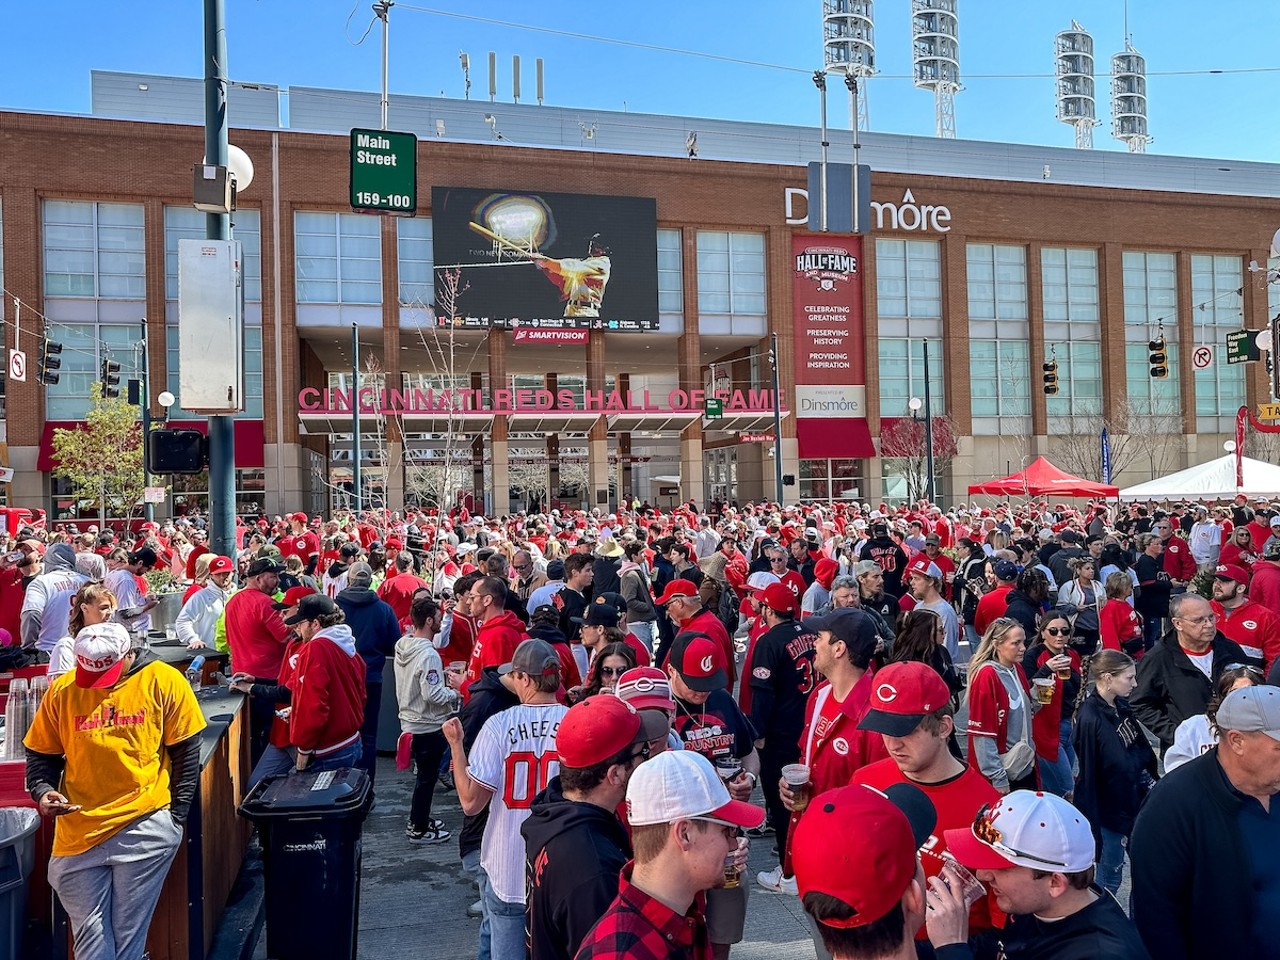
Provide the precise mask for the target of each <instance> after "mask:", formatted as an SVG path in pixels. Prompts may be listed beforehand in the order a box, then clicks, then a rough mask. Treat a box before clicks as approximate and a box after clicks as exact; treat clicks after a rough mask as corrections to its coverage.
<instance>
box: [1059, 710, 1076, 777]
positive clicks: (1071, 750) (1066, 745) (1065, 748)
mask: <svg viewBox="0 0 1280 960" xmlns="http://www.w3.org/2000/svg"><path fill="white" fill-rule="evenodd" d="M1058 745H1059V748H1060V749H1061V750H1062V753H1063V754H1065V755H1066V758H1067V767H1068V769H1070V770H1071V776H1072V777H1074V776H1075V769H1076V750H1075V747H1073V746H1071V720H1070V718H1068V717H1063V718H1062V722H1061V724H1060V725H1059V727H1058Z"/></svg>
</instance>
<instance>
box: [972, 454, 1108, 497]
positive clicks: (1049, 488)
mask: <svg viewBox="0 0 1280 960" xmlns="http://www.w3.org/2000/svg"><path fill="white" fill-rule="evenodd" d="M975 493H989V494H994V495H996V496H1004V497H1019V496H1021V497H1046V496H1056V497H1118V496H1120V488H1119V487H1113V486H1111V484H1109V483H1094V482H1093V481H1092V480H1085V479H1083V478H1081V477H1073V476H1072V475H1071V474H1069V473H1064V472H1063V471H1062V470H1059V469H1058V468H1057V467H1055V466H1054V465H1053V464H1052V463H1050V462H1049V461H1048V460H1046V459H1045V458H1044V457H1036V458H1035V459H1034V460H1032V461H1031V462H1030V463H1029V464H1027V466H1026V469H1024V470H1020V471H1018V472H1017V473H1013V474H1010V475H1009V476H1007V477H1001V478H1000V479H999V480H988V481H987V482H986V483H975V484H973V485H971V486H970V487H969V495H970V496H973V495H974V494H975Z"/></svg>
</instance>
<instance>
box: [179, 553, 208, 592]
mask: <svg viewBox="0 0 1280 960" xmlns="http://www.w3.org/2000/svg"><path fill="white" fill-rule="evenodd" d="M215 556H216V554H213V553H202V554H200V556H198V557H196V569H195V576H194V577H193V578H192V580H191V586H189V587H187V592H186V593H184V594H183V595H182V602H183V604H185V603H186V602H187V601H188V600H190V599H191V598H192V597H193V596H195V595H196V594H197V593H199V592H200V591H201V590H203V589H204V588H205V586H206V585H207V584H208V583H209V564H210V563H211V562H212V561H213V558H214V557H215Z"/></svg>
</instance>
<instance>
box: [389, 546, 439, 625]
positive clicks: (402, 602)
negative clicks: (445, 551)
mask: <svg viewBox="0 0 1280 960" xmlns="http://www.w3.org/2000/svg"><path fill="white" fill-rule="evenodd" d="M392 569H393V570H394V571H395V572H394V573H393V574H392V575H391V576H389V577H387V579H385V580H383V581H382V583H381V584H379V585H378V599H379V600H385V601H386V602H387V603H388V604H390V606H391V609H392V610H394V611H395V612H396V619H397V620H399V621H400V626H401V628H403V629H406V630H407V629H410V620H409V608H410V607H411V606H412V605H413V597H414V594H416V593H417V592H418V591H419V590H430V589H431V588H430V587H429V586H428V585H427V581H425V580H423V579H422V578H421V577H419V576H417V575H416V574H415V573H414V572H413V554H411V553H398V554H397V555H396V560H395V565H394V567H393V568H392Z"/></svg>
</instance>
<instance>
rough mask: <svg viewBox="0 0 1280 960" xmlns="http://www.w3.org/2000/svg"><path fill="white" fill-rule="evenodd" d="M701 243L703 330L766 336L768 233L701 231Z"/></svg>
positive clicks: (709, 332) (700, 298)
mask: <svg viewBox="0 0 1280 960" xmlns="http://www.w3.org/2000/svg"><path fill="white" fill-rule="evenodd" d="M697 242H698V322H699V325H700V329H701V331H702V332H703V333H705V334H710V335H720V334H745V335H751V334H754V335H756V336H763V335H764V333H765V316H766V313H767V307H766V296H765V244H764V234H762V233H722V232H716V231H711V230H699V231H698V238H697Z"/></svg>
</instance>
